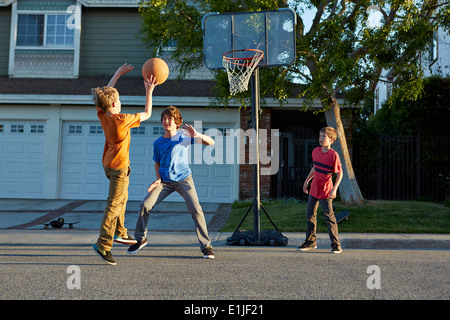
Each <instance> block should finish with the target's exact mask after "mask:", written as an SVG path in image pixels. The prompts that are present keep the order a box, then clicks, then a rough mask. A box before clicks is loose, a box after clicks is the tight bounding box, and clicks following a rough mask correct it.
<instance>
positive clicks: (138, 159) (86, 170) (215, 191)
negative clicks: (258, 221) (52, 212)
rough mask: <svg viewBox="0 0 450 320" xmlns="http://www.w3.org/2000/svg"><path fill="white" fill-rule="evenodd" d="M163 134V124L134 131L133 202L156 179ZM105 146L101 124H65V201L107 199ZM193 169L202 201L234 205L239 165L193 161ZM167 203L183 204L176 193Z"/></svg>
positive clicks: (62, 167) (130, 195) (63, 176)
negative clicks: (156, 145)
mask: <svg viewBox="0 0 450 320" xmlns="http://www.w3.org/2000/svg"><path fill="white" fill-rule="evenodd" d="M163 133H164V130H163V129H162V126H161V125H160V124H159V123H157V124H152V123H143V124H141V126H140V127H139V128H133V129H132V137H131V146H130V161H131V176H130V186H129V188H128V193H129V200H137V201H140V200H142V199H143V197H144V196H145V195H146V194H147V191H146V190H147V188H148V186H149V185H150V184H151V183H152V182H153V181H154V180H155V178H156V176H155V169H154V162H153V160H152V158H153V154H152V153H153V142H154V141H155V140H156V139H157V138H158V137H160V136H161V135H162V134H163ZM103 146H104V136H103V132H102V127H101V125H100V123H99V122H83V123H75V122H65V123H64V125H63V143H62V156H61V188H60V190H61V191H60V197H61V198H62V199H91V200H103V199H106V197H107V194H108V185H109V184H108V179H107V178H106V177H105V174H104V171H103V167H102V165H101V158H102V153H103ZM204 148H205V147H202V149H204ZM224 162H225V161H224ZM191 169H192V172H193V177H194V181H195V185H196V188H197V193H198V195H199V199H200V201H201V202H221V203H230V202H233V201H234V200H235V175H236V171H235V170H237V165H236V164H234V162H233V163H232V164H226V163H224V164H212V165H205V164H204V163H203V164H195V163H194V161H192V164H191ZM167 200H168V201H183V199H182V198H181V196H179V195H178V194H177V193H173V194H172V195H171V196H169V197H168V198H167Z"/></svg>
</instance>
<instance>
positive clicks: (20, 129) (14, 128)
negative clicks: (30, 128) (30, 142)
mask: <svg viewBox="0 0 450 320" xmlns="http://www.w3.org/2000/svg"><path fill="white" fill-rule="evenodd" d="M11 133H25V126H24V125H23V124H12V125H11Z"/></svg>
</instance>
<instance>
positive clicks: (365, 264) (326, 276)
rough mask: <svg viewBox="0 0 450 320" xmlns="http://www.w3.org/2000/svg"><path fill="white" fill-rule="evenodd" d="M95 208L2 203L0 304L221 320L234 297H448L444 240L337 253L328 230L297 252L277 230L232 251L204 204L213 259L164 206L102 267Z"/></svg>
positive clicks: (364, 239) (365, 243)
mask: <svg viewBox="0 0 450 320" xmlns="http://www.w3.org/2000/svg"><path fill="white" fill-rule="evenodd" d="M77 205H78V206H77ZM102 205H103V203H102V202H83V203H76V204H74V202H63V201H50V202H48V201H47V202H45V201H42V202H40V203H36V202H27V201H19V200H8V201H6V200H0V206H1V208H2V209H1V210H0V218H1V221H0V299H1V300H16V301H19V300H38V301H53V300H68V301H74V300H84V301H86V300H87V301H100V300H107V301H120V300H123V301H130V300H132V301H136V300H139V301H148V300H152V301H160V302H161V301H167V300H169V301H178V304H177V305H176V306H177V309H173V310H170V312H171V314H173V313H175V314H178V313H179V312H195V311H199V312H200V310H201V309H196V307H198V306H202V303H203V305H204V304H205V303H206V302H211V301H220V306H221V310H223V311H222V315H224V314H226V315H228V316H229V315H230V312H244V311H243V309H242V308H244V307H241V309H240V310H235V309H231V310H230V309H229V305H231V304H233V303H241V304H242V301H251V302H252V304H254V303H255V302H258V303H260V304H263V305H265V304H268V305H267V306H266V309H265V313H266V314H268V313H270V308H274V307H275V305H274V303H273V301H274V300H275V301H276V300H280V301H291V302H292V301H294V303H297V302H301V301H312V300H335V301H345V300H347V301H350V300H351V301H354V300H359V301H361V300H364V301H370V300H404V301H409V300H415V301H423V300H428V301H433V300H435V301H436V300H440V301H446V300H448V299H449V298H450V292H449V288H450V281H449V279H450V277H449V275H450V266H449V264H448V261H449V258H450V251H449V242H450V237H449V236H448V235H426V234H422V235H408V234H402V235H400V234H394V235H380V234H342V235H340V237H341V241H342V244H343V245H342V246H343V250H344V251H343V252H342V253H341V254H331V253H330V252H329V250H330V248H329V246H330V243H329V239H328V236H327V235H326V234H319V241H318V246H319V248H318V249H317V250H313V251H311V252H299V251H297V250H296V247H297V246H298V245H299V244H300V243H301V242H302V241H303V240H304V238H303V237H304V235H303V234H300V233H298V234H294V233H289V234H284V235H285V236H287V237H288V239H289V242H288V245H287V246H230V245H227V244H226V239H227V237H229V236H230V235H231V233H222V232H220V231H218V229H217V228H218V227H219V226H220V224H221V223H222V222H223V219H224V216H225V217H226V212H225V213H224V212H223V211H226V210H227V208H226V207H224V206H221V205H219V204H208V205H206V206H204V211H205V216H207V221H208V227H209V228H210V237H211V239H212V241H213V246H214V252H215V254H216V258H215V259H214V260H206V259H202V254H201V252H200V250H199V245H198V242H197V239H196V236H195V232H194V230H193V225H192V224H191V223H192V222H191V221H190V216H189V214H187V213H186V212H185V209H183V208H182V206H179V205H177V204H173V203H166V204H165V206H163V207H160V208H159V209H158V210H155V213H154V215H153V218H151V219H150V223H149V229H150V232H149V245H148V246H146V247H144V248H143V249H142V250H141V251H140V252H139V253H138V254H136V255H129V254H127V253H126V249H127V246H124V245H120V244H115V245H114V248H113V250H112V254H113V256H114V258H115V259H116V260H117V265H116V266H109V265H106V264H105V263H104V262H102V261H101V260H100V259H99V258H98V256H97V255H96V254H95V253H94V252H93V250H92V244H93V243H94V242H95V240H96V239H97V237H98V229H97V228H98V227H97V225H98V223H99V221H100V220H101V213H102ZM136 205H137V204H136V203H130V205H129V208H130V212H129V213H128V211H127V218H126V219H128V223H129V224H130V225H129V226H130V233H131V234H132V224H133V217H135V215H136V212H135V211H134V210H135V209H136ZM77 210H78V211H77ZM183 210H184V211H183ZM219 211H220V212H219ZM70 215H73V218H74V220H76V219H80V220H82V222H80V223H79V225H75V228H74V229H68V228H67V226H65V227H63V228H61V229H53V228H50V229H48V230H45V229H43V225H42V222H43V221H44V220H48V218H56V217H57V216H63V217H65V218H66V219H71V220H72V218H71V216H70ZM221 221H222V222H221ZM79 226H84V227H83V228H80V227H79ZM224 304H226V305H225V306H224ZM212 305H214V304H212ZM163 306H164V308H166V307H167V306H166V305H164V304H163ZM279 306H280V305H278V307H279ZM188 307H189V308H190V309H185V308H188ZM169 308H170V306H169ZM238 309H239V308H238ZM208 310H209V311H211V310H212V309H204V311H205V312H207V311H208ZM216 311H217V310H216ZM219 312H220V311H219ZM244 313H245V312H244Z"/></svg>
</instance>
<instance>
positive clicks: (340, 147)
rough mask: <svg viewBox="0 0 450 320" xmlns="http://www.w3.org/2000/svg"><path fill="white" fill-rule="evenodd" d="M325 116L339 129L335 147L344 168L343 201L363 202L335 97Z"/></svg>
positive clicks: (340, 190) (341, 194) (355, 203)
mask: <svg viewBox="0 0 450 320" xmlns="http://www.w3.org/2000/svg"><path fill="white" fill-rule="evenodd" d="M325 118H326V120H327V125H328V126H329V127H333V128H335V129H336V131H337V139H336V142H335V143H333V146H332V147H333V149H334V150H336V152H337V153H338V154H339V157H340V159H341V163H342V170H343V171H344V176H343V178H342V181H341V184H340V185H339V189H338V190H339V194H340V196H341V201H342V202H343V203H344V204H348V205H357V204H361V203H363V201H364V198H363V196H362V194H361V190H360V189H359V186H358V182H357V181H356V177H355V173H354V172H353V166H352V162H351V160H350V155H349V153H348V148H347V139H346V138H345V132H344V126H343V125H342V119H341V110H340V107H339V104H338V102H337V101H336V99H335V98H332V103H331V106H330V107H329V108H328V110H326V111H325Z"/></svg>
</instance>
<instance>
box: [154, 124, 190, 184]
mask: <svg viewBox="0 0 450 320" xmlns="http://www.w3.org/2000/svg"><path fill="white" fill-rule="evenodd" d="M194 141H195V139H194V138H191V137H188V136H185V135H183V133H182V132H181V131H179V132H177V134H176V135H174V136H173V137H171V138H164V137H162V136H161V137H159V138H158V139H156V141H155V142H153V160H154V161H155V162H159V165H160V166H159V174H160V175H161V180H162V181H166V182H180V181H183V180H184V179H186V178H187V177H189V176H190V175H191V174H192V172H191V169H190V168H189V149H188V147H189V146H190V145H191V144H193V143H194Z"/></svg>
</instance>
